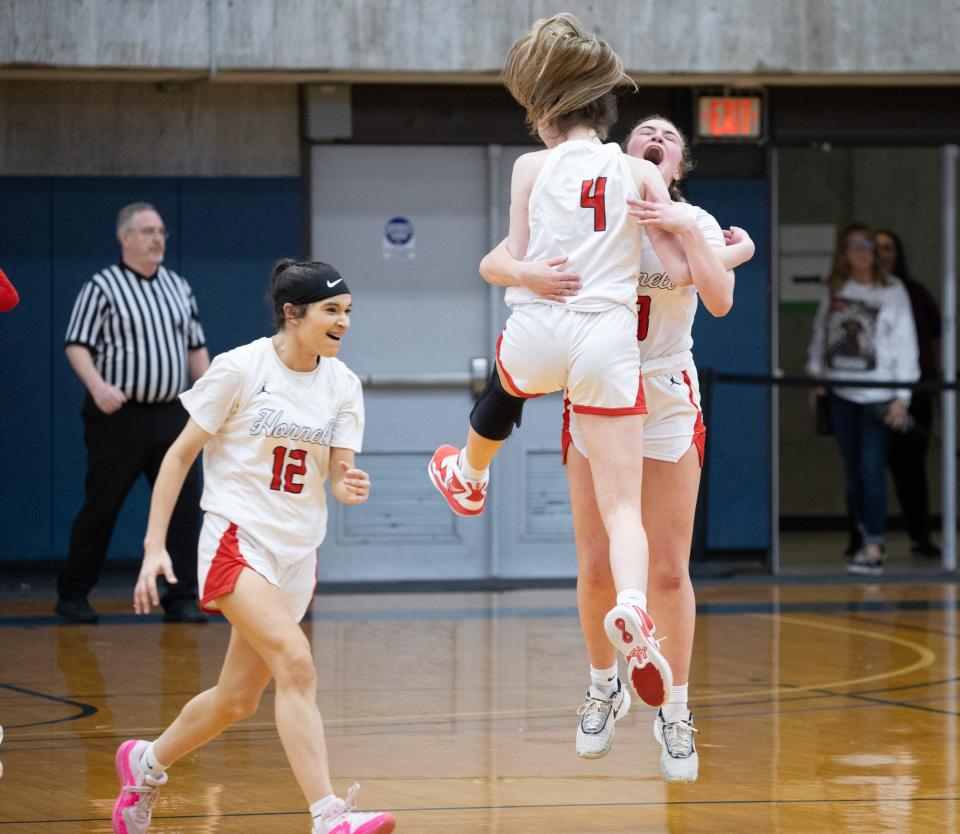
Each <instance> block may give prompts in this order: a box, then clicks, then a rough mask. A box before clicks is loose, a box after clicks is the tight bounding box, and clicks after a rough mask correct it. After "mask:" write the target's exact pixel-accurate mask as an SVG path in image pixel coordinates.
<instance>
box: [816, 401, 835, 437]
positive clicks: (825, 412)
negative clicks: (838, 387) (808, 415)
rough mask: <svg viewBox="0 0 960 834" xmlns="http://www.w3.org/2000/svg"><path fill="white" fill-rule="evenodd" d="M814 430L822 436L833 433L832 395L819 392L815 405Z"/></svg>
mask: <svg viewBox="0 0 960 834" xmlns="http://www.w3.org/2000/svg"><path fill="white" fill-rule="evenodd" d="M814 414H815V418H814V419H815V422H814V431H815V432H816V433H817V434H818V435H820V436H821V437H826V436H827V435H830V434H833V421H832V420H831V419H830V395H829V394H817V402H816V405H815V406H814Z"/></svg>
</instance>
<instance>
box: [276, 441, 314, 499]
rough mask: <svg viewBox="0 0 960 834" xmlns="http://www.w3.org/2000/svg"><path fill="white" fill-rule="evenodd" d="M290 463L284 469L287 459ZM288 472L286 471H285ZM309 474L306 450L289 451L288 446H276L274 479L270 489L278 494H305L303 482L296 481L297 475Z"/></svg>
mask: <svg viewBox="0 0 960 834" xmlns="http://www.w3.org/2000/svg"><path fill="white" fill-rule="evenodd" d="M287 458H289V461H290V462H289V463H287V465H286V467H284V463H285V461H286V459H287ZM284 470H286V471H284ZM306 472H307V452H306V450H305V449H288V448H287V447H286V446H276V447H275V448H274V450H273V479H272V480H271V481H270V489H273V490H276V491H278V492H292V493H294V494H295V495H296V494H298V493H301V492H303V481H295V480H294V478H295V477H296V476H297V475H305V474H306Z"/></svg>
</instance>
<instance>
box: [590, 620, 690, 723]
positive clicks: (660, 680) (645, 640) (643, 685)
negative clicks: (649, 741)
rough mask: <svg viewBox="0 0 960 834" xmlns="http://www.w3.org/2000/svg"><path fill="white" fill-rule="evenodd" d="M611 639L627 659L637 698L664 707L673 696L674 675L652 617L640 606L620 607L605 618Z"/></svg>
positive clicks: (628, 671)
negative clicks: (671, 694)
mask: <svg viewBox="0 0 960 834" xmlns="http://www.w3.org/2000/svg"><path fill="white" fill-rule="evenodd" d="M603 627H604V629H605V630H606V632H607V639H609V640H610V642H611V643H612V644H613V646H614V648H615V649H616V650H617V651H618V652H620V654H622V655H623V656H624V657H625V658H626V660H627V680H628V681H629V682H630V687H631V689H633V691H634V693H636V696H637V697H638V698H639V699H640V700H641V701H643V702H644V703H645V704H648V705H649V706H651V707H662V706H663V705H664V704H665V703H666V702H667V698H668V697H669V696H670V687H671V686H673V673H672V672H671V671H670V664H669V663H668V662H667V659H666V658H665V657H664V656H663V655H662V654H661V653H660V645H659V643H660V641H659V640H655V639H654V637H653V634H654V632H655V631H656V630H657V629H656V626H655V625H654V624H653V620H651V619H650V615H649V614H648V613H647V612H646V611H644V610H643V609H642V608H640V607H639V606H636V605H616V606H614V607H613V608H611V609H610V610H609V611H608V612H607V616H606V617H604V618H603Z"/></svg>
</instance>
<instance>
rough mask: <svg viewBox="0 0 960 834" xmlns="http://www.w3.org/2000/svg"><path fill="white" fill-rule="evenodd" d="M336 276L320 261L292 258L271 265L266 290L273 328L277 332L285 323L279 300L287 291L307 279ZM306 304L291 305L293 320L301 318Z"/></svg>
mask: <svg viewBox="0 0 960 834" xmlns="http://www.w3.org/2000/svg"><path fill="white" fill-rule="evenodd" d="M331 272H332V273H334V274H338V273H337V270H336V269H334V268H333V267H332V266H330V264H325V263H323V262H322V261H295V260H294V259H293V258H281V259H280V260H279V261H277V262H276V263H275V264H274V265H273V272H271V273H270V286H269V288H268V289H267V303H268V304H269V305H270V309H271V310H273V326H274V328H275V329H276V330H277V331H280V330H283V328H284V325H285V324H286V322H287V317H286V316H285V315H284V313H283V305H284V302H282V301H280V300H279V299H280V298H281V297H282V296H283V295H285V294H286V291H287V290H290V289H291V288H293V287H296V286H297V284H300V283H302V282H303V281H305V280H307V279H308V278H322V277H323V276H324V275H327V274H328V273H331ZM308 306H309V305H307V304H292V305H291V307H292V308H293V310H292V311H291V313H290V314H291V315H292V316H293V317H294V318H295V319H299V318H302V317H303V316H304V315H305V314H306V312H307V307H308Z"/></svg>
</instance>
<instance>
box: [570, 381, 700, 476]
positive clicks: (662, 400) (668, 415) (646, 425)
mask: <svg viewBox="0 0 960 834" xmlns="http://www.w3.org/2000/svg"><path fill="white" fill-rule="evenodd" d="M643 392H644V399H645V400H646V403H647V414H646V416H645V417H644V418H643V456H644V457H645V458H651V459H652V460H665V461H668V462H669V463H676V462H677V461H678V460H680V458H682V457H683V456H684V455H685V454H686V453H687V450H688V449H689V448H690V447H691V446H696V448H697V455H698V457H699V459H700V466H703V456H704V454H705V452H706V439H707V427H706V426H705V425H704V423H703V413H702V412H701V411H700V385H699V382H698V380H697V369H696V367H694V365H693V363H689V364H687V365H685V366H684V367H682V368H680V369H677V370H672V371H669V370H667V371H656V372H654V373H653V374H651V375H650V376H647V375H646V374H644V375H643ZM574 411H575V410H572V409H571V408H570V405H569V403H568V401H566V400H564V404H563V429H562V431H561V440H560V442H561V448H562V449H563V461H564V463H566V461H567V450H568V449H569V447H570V444H571V443H573V445H574V447H576V449H577V451H578V452H580V453H581V454H582V455H583V456H584V457H586V456H587V447H586V444H584V442H583V437H582V436H581V434H580V427H579V426H578V425H577V415H576V413H574Z"/></svg>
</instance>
